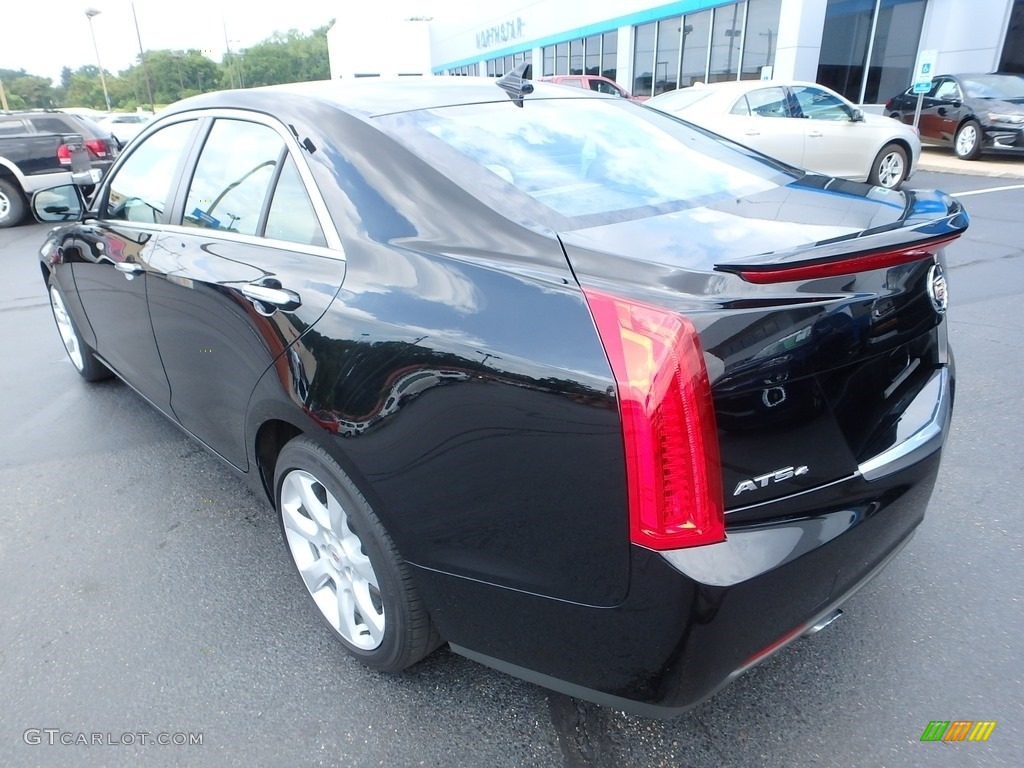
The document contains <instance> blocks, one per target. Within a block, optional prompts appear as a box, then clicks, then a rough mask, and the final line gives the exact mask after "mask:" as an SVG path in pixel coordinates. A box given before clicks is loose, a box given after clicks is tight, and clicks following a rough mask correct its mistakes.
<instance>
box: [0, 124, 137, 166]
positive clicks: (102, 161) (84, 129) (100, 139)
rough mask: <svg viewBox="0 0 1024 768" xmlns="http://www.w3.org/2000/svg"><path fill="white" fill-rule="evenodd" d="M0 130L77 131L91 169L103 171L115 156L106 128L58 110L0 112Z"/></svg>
mask: <svg viewBox="0 0 1024 768" xmlns="http://www.w3.org/2000/svg"><path fill="white" fill-rule="evenodd" d="M0 130H3V131H4V132H7V133H11V132H15V131H20V132H22V133H26V134H33V133H36V134H38V133H77V134H78V135H80V136H81V137H82V138H83V139H84V141H85V148H86V151H87V152H88V153H89V160H90V162H91V163H92V166H93V167H94V168H98V169H100V170H101V171H106V169H107V168H109V167H110V165H111V164H112V163H113V162H114V158H116V157H117V151H118V150H117V143H116V142H115V141H114V139H113V137H112V136H111V135H110V131H107V130H105V129H103V128H101V127H100V126H99V125H97V124H96V123H95V121H93V120H92V119H90V118H88V117H83V116H82V115H72V114H69V113H67V112H63V111H61V110H58V109H31V110H19V111H13V112H0Z"/></svg>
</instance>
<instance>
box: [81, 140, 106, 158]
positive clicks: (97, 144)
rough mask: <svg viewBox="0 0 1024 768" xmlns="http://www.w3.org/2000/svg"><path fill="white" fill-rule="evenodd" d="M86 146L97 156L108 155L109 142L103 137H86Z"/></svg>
mask: <svg viewBox="0 0 1024 768" xmlns="http://www.w3.org/2000/svg"><path fill="white" fill-rule="evenodd" d="M85 147H86V149H88V150H89V151H90V152H92V153H93V154H94V155H96V157H106V156H107V142H106V141H104V140H103V139H86V141H85Z"/></svg>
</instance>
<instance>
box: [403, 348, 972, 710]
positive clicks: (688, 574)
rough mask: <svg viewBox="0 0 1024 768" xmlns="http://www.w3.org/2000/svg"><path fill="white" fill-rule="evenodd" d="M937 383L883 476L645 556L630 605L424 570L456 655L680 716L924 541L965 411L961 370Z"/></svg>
mask: <svg viewBox="0 0 1024 768" xmlns="http://www.w3.org/2000/svg"><path fill="white" fill-rule="evenodd" d="M937 373H939V374H941V375H938V376H937V377H935V378H934V380H933V381H932V382H930V383H929V386H928V387H926V388H925V389H926V390H927V391H928V393H930V394H929V395H928V396H931V397H934V398H935V399H934V401H933V402H932V406H933V407H932V408H931V413H930V416H928V417H926V418H923V419H916V420H914V422H913V424H911V425H908V427H907V435H906V439H904V440H902V441H901V442H900V443H899V444H898V445H900V446H903V449H901V450H898V451H893V452H892V453H889V454H888V456H887V457H886V458H887V459H888V460H887V461H884V462H881V461H880V462H876V465H875V466H873V467H871V468H869V469H870V470H871V472H870V475H871V478H872V479H867V478H866V477H865V476H863V475H862V474H861V473H857V474H856V475H854V476H852V477H850V478H846V479H844V480H841V481H838V482H836V483H832V484H830V485H828V486H824V487H821V488H818V489H816V490H814V491H809V492H804V493H801V494H797V495H794V496H789V497H786V498H783V499H778V500H775V501H771V502H766V503H765V504H764V505H763V506H764V507H765V508H766V511H767V508H768V507H771V508H772V509H771V514H770V515H769V517H770V518H771V522H760V523H747V524H742V525H731V526H730V527H729V529H728V539H727V541H726V542H723V543H722V544H715V545H710V546H706V547H696V548H693V549H684V550H675V551H670V552H660V553H659V552H653V551H651V550H647V549H644V548H641V547H636V546H633V547H632V549H631V576H630V586H629V593H628V595H627V598H626V599H625V600H624V601H623V602H622V603H621V604H620V605H618V606H615V607H613V608H599V607H594V606H586V605H580V604H576V603H569V602H564V601H558V600H552V599H549V598H545V597H541V596H538V595H533V594H528V593H525V592H517V591H514V590H509V589H503V588H499V587H494V586H492V585H488V584H483V583H481V582H477V581H472V580H469V579H464V578H459V577H456V576H451V575H448V574H441V573H437V572H434V571H428V570H426V569H419V568H417V569H415V570H416V580H417V583H418V584H419V586H420V589H421V590H422V591H423V593H424V598H426V600H427V604H428V605H430V606H431V612H432V614H433V616H434V618H435V620H436V621H437V623H438V625H439V628H440V630H441V633H442V635H443V636H444V637H446V638H447V639H448V640H449V642H450V643H451V646H452V649H453V650H455V651H456V652H457V653H460V654H462V655H465V656H467V657H469V658H471V659H474V660H476V661H479V662H481V663H483V664H486V665H488V666H491V667H495V668H497V669H499V670H502V671H504V672H507V673H510V674H513V675H515V676H517V677H521V678H523V679H526V680H529V681H532V682H536V683H538V684H540V685H543V686H545V687H547V688H551V689H554V690H557V691H561V692H563V693H566V694H568V695H571V696H576V697H578V698H582V699H587V700H590V701H595V702H597V703H600V704H604V705H607V706H612V707H615V708H618V709H624V710H626V711H630V712H633V713H636V714H640V715H644V716H648V717H667V716H672V715H675V714H678V713H680V712H682V711H685V710H686V709H688V708H689V707H692V706H693V705H695V704H697V703H699V702H701V701H702V700H704V699H706V698H707V697H709V696H711V695H712V694H713V693H715V692H716V691H717V690H719V689H720V688H721V687H723V686H724V685H726V684H728V683H729V682H730V681H731V680H733V679H735V678H736V677H737V676H739V675H740V674H742V673H743V672H744V671H746V670H747V669H749V668H750V667H751V666H753V665H754V664H756V663H758V662H759V661H761V660H763V659H764V658H767V656H769V655H771V653H774V652H775V651H777V650H778V649H780V648H782V647H783V646H784V645H786V644H787V643H789V642H790V641H792V640H795V639H797V638H798V637H800V636H801V635H802V634H804V633H806V632H807V631H808V630H809V629H810V628H812V627H813V626H814V625H815V624H816V623H817V622H819V621H820V620H822V618H823V617H827V616H829V615H830V614H831V613H832V612H834V610H835V609H836V607H837V606H839V605H841V604H842V603H843V602H844V601H846V600H847V599H849V597H850V596H851V595H852V594H853V593H854V592H856V591H857V590H858V589H860V588H861V587H862V586H864V584H866V583H867V582H868V581H870V580H871V579H872V578H873V577H874V576H875V575H877V573H878V572H879V571H880V570H881V569H882V568H883V567H884V566H885V564H886V563H887V562H888V561H889V560H890V559H891V558H892V557H893V556H895V554H896V553H897V552H898V551H899V550H900V549H901V548H902V547H903V546H904V545H905V544H906V542H907V541H908V540H909V538H910V537H911V536H912V535H913V532H914V530H915V529H916V527H917V526H918V525H919V524H920V522H921V521H922V519H923V517H924V513H925V508H926V506H927V504H928V500H929V498H930V496H931V492H932V487H933V485H934V482H935V477H936V474H937V472H938V468H939V462H940V456H941V451H940V448H941V445H942V442H943V441H944V439H945V435H946V432H947V430H948V425H949V415H950V412H951V407H952V391H953V389H952V383H953V374H952V370H951V369H948V368H941V369H939V371H938V372H937ZM933 385H934V386H933ZM924 397H925V395H922V398H924ZM923 407H924V406H923V400H922V408H923ZM571 569H572V564H571V563H566V570H567V572H569V571H571Z"/></svg>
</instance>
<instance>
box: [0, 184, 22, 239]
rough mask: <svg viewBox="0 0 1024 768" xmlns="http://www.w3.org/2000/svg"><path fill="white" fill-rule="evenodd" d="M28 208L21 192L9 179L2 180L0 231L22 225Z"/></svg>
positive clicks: (0, 191) (0, 190)
mask: <svg viewBox="0 0 1024 768" xmlns="http://www.w3.org/2000/svg"><path fill="white" fill-rule="evenodd" d="M26 208H27V207H26V205H25V198H24V196H23V195H22V194H21V190H20V189H18V187H17V186H16V185H14V184H12V183H11V182H9V181H8V180H7V179H0V229H4V228H5V227H13V226H14V225H15V224H20V223H21V220H22V219H24V218H25V211H26Z"/></svg>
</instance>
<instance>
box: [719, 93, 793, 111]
mask: <svg viewBox="0 0 1024 768" xmlns="http://www.w3.org/2000/svg"><path fill="white" fill-rule="evenodd" d="M732 114H734V115H756V116H757V117H789V110H788V109H787V108H786V92H785V91H784V90H782V89H781V88H759V89H758V90H756V91H751V92H750V93H748V94H747V95H746V96H743V97H741V98H740V100H739V101H737V102H736V106H734V107H733V108H732Z"/></svg>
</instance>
